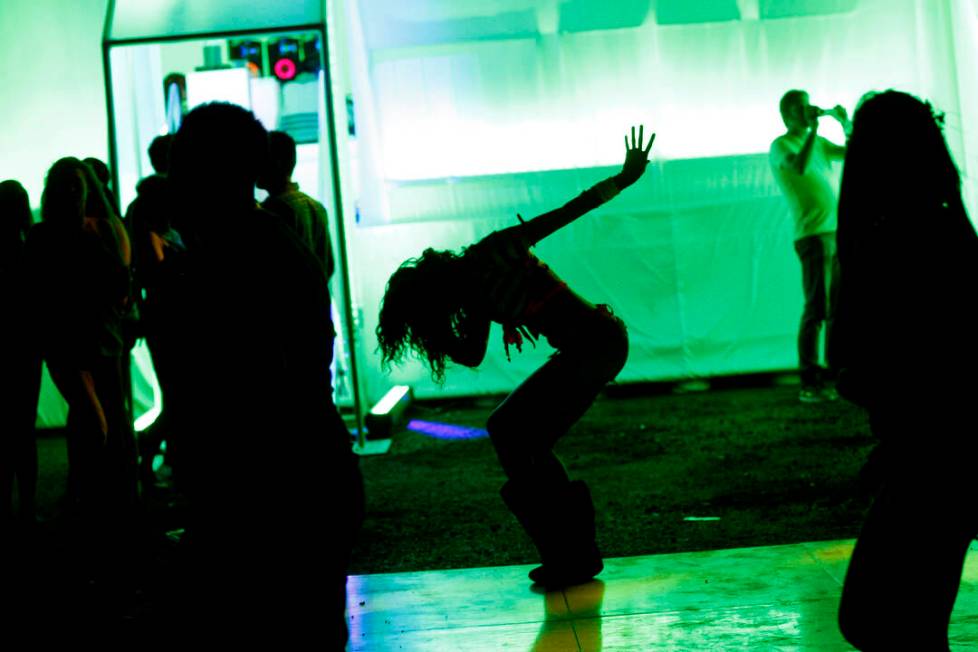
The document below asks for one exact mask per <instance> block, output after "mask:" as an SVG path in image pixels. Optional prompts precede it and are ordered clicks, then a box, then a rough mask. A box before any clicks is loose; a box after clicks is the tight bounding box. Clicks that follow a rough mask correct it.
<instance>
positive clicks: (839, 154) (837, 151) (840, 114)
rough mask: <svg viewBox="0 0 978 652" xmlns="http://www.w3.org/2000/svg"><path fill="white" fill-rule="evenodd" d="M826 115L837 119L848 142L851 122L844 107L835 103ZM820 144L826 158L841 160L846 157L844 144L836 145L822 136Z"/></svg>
mask: <svg viewBox="0 0 978 652" xmlns="http://www.w3.org/2000/svg"><path fill="white" fill-rule="evenodd" d="M827 115H830V116H832V117H833V118H835V119H836V121H838V123H839V126H840V127H842V131H843V133H845V135H846V142H848V141H849V136H850V135H851V134H852V122H850V121H849V114H848V113H847V112H846V109H845V107H844V106H842V105H841V104H836V105H835V106H834V107H833V108H832V110H831V111H829V112H828V114H827ZM822 146H823V147H824V148H825V155H826V156H827V157H828V158H830V159H834V160H837V161H842V160H844V159H845V158H846V147H845V145H836V144H835V143H833V142H832V141H831V140H827V139H825V138H822Z"/></svg>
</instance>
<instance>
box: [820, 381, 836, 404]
mask: <svg viewBox="0 0 978 652" xmlns="http://www.w3.org/2000/svg"><path fill="white" fill-rule="evenodd" d="M822 398H823V399H825V400H826V401H838V400H839V392H837V391H836V389H835V387H833V386H832V385H826V386H825V387H823V388H822Z"/></svg>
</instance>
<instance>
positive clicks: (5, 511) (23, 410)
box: [0, 180, 41, 546]
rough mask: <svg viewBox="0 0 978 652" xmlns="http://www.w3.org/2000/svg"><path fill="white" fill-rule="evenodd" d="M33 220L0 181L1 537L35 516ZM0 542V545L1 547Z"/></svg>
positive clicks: (14, 187)
mask: <svg viewBox="0 0 978 652" xmlns="http://www.w3.org/2000/svg"><path fill="white" fill-rule="evenodd" d="M32 223H33V217H32V215H31V207H30V201H29V199H28V197H27V191H26V190H24V188H23V186H21V185H20V184H19V183H18V182H16V181H13V180H7V181H3V182H0V305H2V306H3V309H4V316H3V318H2V319H0V348H2V350H3V354H2V356H0V358H2V359H3V361H4V362H3V368H4V370H5V374H4V375H5V377H6V379H7V380H6V381H5V382H4V384H3V385H4V389H3V391H2V392H0V423H2V426H0V539H2V538H3V536H4V534H5V532H4V530H5V529H6V528H7V526H9V525H12V522H13V519H14V510H13V502H12V501H13V488H14V482H15V481H16V484H17V496H18V508H19V509H18V511H17V517H18V520H19V521H20V522H21V523H22V524H25V525H32V524H34V522H35V521H36V517H37V512H36V500H35V499H36V495H37V440H36V438H35V432H34V423H35V421H36V419H37V402H38V398H39V395H40V389H41V357H40V353H39V352H38V350H37V344H36V342H35V340H34V338H35V331H34V323H33V321H32V320H33V314H32V311H31V306H30V303H29V294H28V288H29V282H28V278H27V273H26V269H25V262H26V261H25V256H24V241H25V239H26V238H27V232H28V230H29V229H30V227H31V224H32ZM2 545H3V544H2V542H0V546H2Z"/></svg>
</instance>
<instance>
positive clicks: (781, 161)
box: [770, 90, 851, 403]
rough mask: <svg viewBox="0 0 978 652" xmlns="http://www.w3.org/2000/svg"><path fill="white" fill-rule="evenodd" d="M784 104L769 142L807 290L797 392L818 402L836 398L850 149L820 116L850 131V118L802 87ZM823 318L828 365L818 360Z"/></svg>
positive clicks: (801, 397) (788, 95)
mask: <svg viewBox="0 0 978 652" xmlns="http://www.w3.org/2000/svg"><path fill="white" fill-rule="evenodd" d="M780 108H781V118H782V120H784V124H785V127H787V131H786V132H785V133H784V134H782V135H781V136H778V137H777V138H775V139H774V142H773V143H771V150H770V161H771V169H772V171H773V173H774V178H775V180H776V181H777V183H778V185H779V186H780V187H781V190H782V191H783V192H784V195H785V197H786V198H787V200H788V207H789V210H790V213H791V216H792V218H793V220H794V239H795V252H797V254H798V258H799V259H800V260H801V279H802V288H803V290H804V293H805V307H804V310H803V312H802V316H801V326H800V328H799V330H798V362H799V368H800V372H801V392H800V393H799V395H798V398H799V400H801V401H802V402H803V403H818V402H821V401H824V400H835V399H836V398H838V394H837V393H836V391H835V388H834V382H835V376H836V373H837V368H836V367H837V365H836V364H835V360H834V358H835V353H836V352H835V350H834V349H835V346H834V340H833V333H832V330H833V329H832V323H833V317H834V314H835V305H836V292H835V288H836V287H837V285H838V284H837V280H838V269H839V263H838V259H837V258H836V245H835V229H836V221H837V215H836V210H837V204H838V186H839V181H838V174H837V171H836V170H835V169H834V168H833V163H834V162H836V161H841V160H842V159H844V158H845V155H846V148H845V147H844V146H842V145H836V144H835V143H833V142H831V141H830V140H828V139H826V138H824V137H822V136H819V135H818V121H819V118H821V117H823V116H830V117H832V118H834V119H835V120H837V121H838V122H839V124H840V125H842V128H843V130H844V131H845V133H846V135H847V136H848V134H849V131H850V129H851V124H850V122H849V117H848V115H847V113H846V110H845V108H843V107H842V106H841V105H836V106H835V107H834V108H832V109H828V110H827V109H822V108H819V107H817V106H814V105H812V104H811V103H810V102H809V98H808V93H806V92H805V91H801V90H790V91H788V92H787V93H785V94H784V96H783V97H782V98H781V106H780ZM823 324H824V325H825V361H826V365H827V367H828V368H827V369H823V368H822V367H821V366H820V365H819V340H820V336H821V333H822V325H823Z"/></svg>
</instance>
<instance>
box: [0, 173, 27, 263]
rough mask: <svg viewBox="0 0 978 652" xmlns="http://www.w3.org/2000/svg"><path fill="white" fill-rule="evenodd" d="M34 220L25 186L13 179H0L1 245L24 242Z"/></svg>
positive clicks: (4, 247) (4, 246)
mask: <svg viewBox="0 0 978 652" xmlns="http://www.w3.org/2000/svg"><path fill="white" fill-rule="evenodd" d="M33 221H34V220H33V217H32V215H31V202H30V199H29V198H28V197H27V191H26V190H24V186H22V185H20V183H18V182H17V181H14V180H13V179H8V180H6V181H0V240H2V243H0V247H2V248H3V249H6V247H7V246H8V245H10V244H14V245H16V244H19V243H22V242H23V241H24V239H25V238H26V237H27V231H28V229H30V228H31V223H32V222H33Z"/></svg>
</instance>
